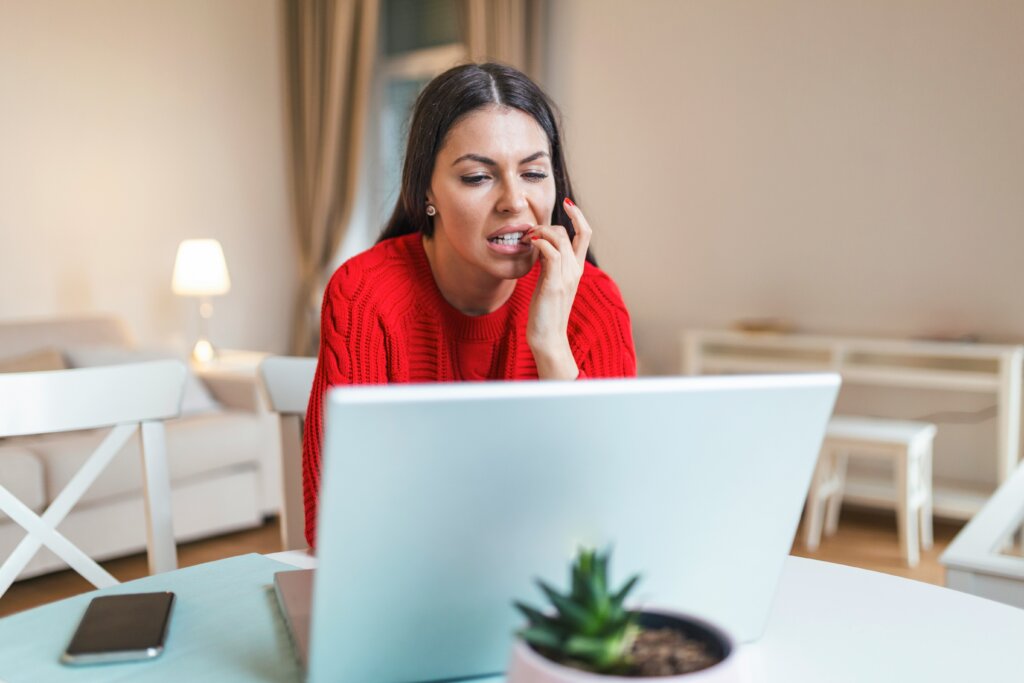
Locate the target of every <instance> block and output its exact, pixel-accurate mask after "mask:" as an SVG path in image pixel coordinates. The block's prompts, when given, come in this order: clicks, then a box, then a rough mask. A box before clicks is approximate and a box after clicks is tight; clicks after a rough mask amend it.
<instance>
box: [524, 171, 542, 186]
mask: <svg viewBox="0 0 1024 683" xmlns="http://www.w3.org/2000/svg"><path fill="white" fill-rule="evenodd" d="M523 177H524V178H526V179H527V180H530V181H533V182H535V183H539V182H540V181H542V180H544V179H545V178H547V177H548V174H547V173H543V172H541V171H529V172H527V173H524V174H523Z"/></svg>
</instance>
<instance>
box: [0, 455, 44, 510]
mask: <svg viewBox="0 0 1024 683" xmlns="http://www.w3.org/2000/svg"><path fill="white" fill-rule="evenodd" d="M45 482H46V479H45V477H44V473H43V463H42V462H40V460H39V458H38V457H36V455H35V454H34V453H33V452H32V451H30V450H29V449H27V448H25V447H23V446H18V445H7V443H5V444H4V445H3V446H0V485H3V487H4V488H6V489H7V490H8V491H10V492H11V493H13V494H14V495H15V497H16V498H18V499H19V500H20V501H21V502H22V503H24V504H25V505H27V506H29V507H30V508H32V509H33V510H35V511H36V512H42V511H43V508H45V507H46V504H47V502H48V499H47V497H46V485H45ZM0 520H3V521H9V520H8V519H7V517H6V516H5V515H4V514H2V513H0Z"/></svg>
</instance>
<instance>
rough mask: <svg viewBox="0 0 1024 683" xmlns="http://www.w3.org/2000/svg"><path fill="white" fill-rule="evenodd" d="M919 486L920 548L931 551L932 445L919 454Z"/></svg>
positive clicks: (932, 541) (929, 444)
mask: <svg viewBox="0 0 1024 683" xmlns="http://www.w3.org/2000/svg"><path fill="white" fill-rule="evenodd" d="M918 467H919V468H920V478H919V480H918V481H919V484H920V487H921V494H922V495H921V498H922V500H921V511H920V515H921V547H922V548H924V549H925V550H931V548H932V545H933V544H934V538H933V533H932V445H931V443H928V444H927V445H926V446H925V448H924V450H923V452H922V453H921V461H920V463H919V465H918Z"/></svg>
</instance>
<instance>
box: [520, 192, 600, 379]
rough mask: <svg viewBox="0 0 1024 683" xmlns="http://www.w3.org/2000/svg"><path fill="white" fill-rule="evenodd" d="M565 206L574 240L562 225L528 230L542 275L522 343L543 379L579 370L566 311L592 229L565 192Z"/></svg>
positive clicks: (570, 376)
mask: <svg viewBox="0 0 1024 683" xmlns="http://www.w3.org/2000/svg"><path fill="white" fill-rule="evenodd" d="M565 210H566V213H568V214H569V218H570V219H571V220H572V224H573V227H574V228H575V229H576V237H575V238H574V239H573V240H572V242H570V241H569V233H568V232H566V230H565V228H563V227H562V226H560V225H538V226H537V227H536V228H534V229H533V230H532V231H530V233H529V238H530V239H532V240H533V244H534V246H535V247H536V248H537V250H538V252H539V253H540V279H539V280H538V281H537V288H536V289H535V290H534V292H533V300H532V301H531V302H530V317H529V320H528V321H527V323H526V342H527V343H528V344H529V345H530V350H531V351H532V352H533V358H534V360H535V361H536V363H537V375H538V376H539V377H540V378H541V379H576V377H577V376H578V375H579V368H578V367H577V366H576V360H575V359H574V358H573V356H572V350H571V349H570V348H569V335H568V328H569V312H570V311H571V310H572V303H573V301H575V299H576V289H577V288H578V287H579V284H580V277H581V276H582V275H583V264H584V262H585V261H586V257H587V247H589V246H590V235H591V230H590V225H589V224H588V223H587V219H586V218H584V217H583V212H582V211H580V210H579V208H578V207H577V206H576V205H575V204H573V203H572V200H571V199H569V198H568V197H567V198H566V199H565Z"/></svg>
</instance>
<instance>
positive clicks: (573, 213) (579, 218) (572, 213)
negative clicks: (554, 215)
mask: <svg viewBox="0 0 1024 683" xmlns="http://www.w3.org/2000/svg"><path fill="white" fill-rule="evenodd" d="M562 204H563V206H564V207H565V212H566V213H567V214H568V215H569V220H571V221H572V227H573V229H575V231H576V238H575V239H574V240H573V241H572V251H573V253H574V254H575V255H576V261H577V262H578V263H579V264H580V267H581V268H582V267H583V262H584V261H586V260H587V249H589V248H590V237H591V235H592V234H593V230H591V229H590V223H588V222H587V219H586V217H585V216H584V215H583V212H582V211H580V207H578V206H576V205H575V204H573V201H572V200H571V199H569V198H568V197H566V198H565V201H564V202H562Z"/></svg>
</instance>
